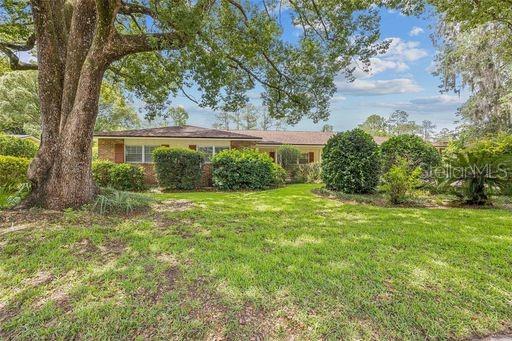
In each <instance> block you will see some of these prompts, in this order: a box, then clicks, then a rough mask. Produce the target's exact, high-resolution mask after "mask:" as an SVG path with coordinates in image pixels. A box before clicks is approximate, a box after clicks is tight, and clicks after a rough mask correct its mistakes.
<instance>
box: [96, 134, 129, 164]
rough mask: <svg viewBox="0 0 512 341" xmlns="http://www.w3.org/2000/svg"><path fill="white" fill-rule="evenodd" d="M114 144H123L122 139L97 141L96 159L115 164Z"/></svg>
mask: <svg viewBox="0 0 512 341" xmlns="http://www.w3.org/2000/svg"><path fill="white" fill-rule="evenodd" d="M116 144H124V140H123V139H98V158H99V159H100V160H109V161H112V162H116V151H115V145H116Z"/></svg>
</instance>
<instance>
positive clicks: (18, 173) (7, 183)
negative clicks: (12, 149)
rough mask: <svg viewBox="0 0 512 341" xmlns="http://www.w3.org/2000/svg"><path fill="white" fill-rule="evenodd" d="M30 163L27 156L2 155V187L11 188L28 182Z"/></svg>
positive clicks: (0, 178)
mask: <svg viewBox="0 0 512 341" xmlns="http://www.w3.org/2000/svg"><path fill="white" fill-rule="evenodd" d="M29 165H30V160H29V159H27V158H22V157H16V156H5V155H0V187H4V188H5V187H7V188H9V189H11V188H13V187H15V186H17V185H19V184H22V183H25V182H27V171H28V166H29Z"/></svg>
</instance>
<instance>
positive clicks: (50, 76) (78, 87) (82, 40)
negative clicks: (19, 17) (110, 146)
mask: <svg viewBox="0 0 512 341" xmlns="http://www.w3.org/2000/svg"><path fill="white" fill-rule="evenodd" d="M63 8H64V7H63V5H62V4H60V5H59V1H57V2H54V3H52V2H47V1H36V0H34V24H35V28H36V37H37V46H38V62H39V89H40V96H39V97H40V99H41V116H42V122H41V123H42V128H43V129H42V131H43V134H42V136H41V147H40V150H39V152H38V154H37V155H36V157H35V159H34V161H33V162H32V164H31V165H30V168H29V172H28V178H29V180H30V181H31V183H32V192H31V194H30V195H29V197H28V198H27V199H26V200H25V201H24V202H23V203H22V206H24V207H30V206H41V207H45V208H50V209H63V208H67V207H79V206H81V205H83V204H85V203H88V202H90V201H91V200H92V199H93V197H94V195H95V193H96V188H95V185H94V183H93V180H92V174H91V154H92V153H91V149H92V139H93V130H94V123H95V121H96V116H97V113H98V99H99V94H100V87H101V81H102V78H103V74H104V72H105V69H106V67H107V66H108V63H109V59H108V58H107V57H108V56H107V54H106V53H104V50H105V45H106V43H107V41H108V38H109V36H108V34H107V33H108V32H109V31H108V30H106V31H105V32H106V33H103V34H102V35H98V31H99V27H98V26H97V25H98V22H97V20H96V18H95V17H96V5H95V1H94V0H83V1H80V2H79V3H78V4H77V6H75V8H74V10H73V13H72V17H71V18H68V17H66V16H65V15H64V14H63ZM93 37H94V38H93Z"/></svg>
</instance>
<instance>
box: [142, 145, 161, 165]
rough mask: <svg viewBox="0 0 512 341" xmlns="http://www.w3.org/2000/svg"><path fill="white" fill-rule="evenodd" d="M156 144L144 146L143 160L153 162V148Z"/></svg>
mask: <svg viewBox="0 0 512 341" xmlns="http://www.w3.org/2000/svg"><path fill="white" fill-rule="evenodd" d="M156 148H158V146H144V162H145V163H153V150H155V149H156Z"/></svg>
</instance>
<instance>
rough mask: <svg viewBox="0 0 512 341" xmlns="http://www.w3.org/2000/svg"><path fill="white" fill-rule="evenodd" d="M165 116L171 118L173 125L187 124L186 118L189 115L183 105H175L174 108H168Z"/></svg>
mask: <svg viewBox="0 0 512 341" xmlns="http://www.w3.org/2000/svg"><path fill="white" fill-rule="evenodd" d="M166 116H168V117H170V118H171V119H172V122H173V124H174V125H175V126H179V127H181V126H184V125H186V124H187V120H188V118H189V115H188V113H187V111H186V110H185V108H184V107H183V106H181V105H180V106H177V107H175V108H172V107H171V108H169V110H168V111H167V114H166Z"/></svg>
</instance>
